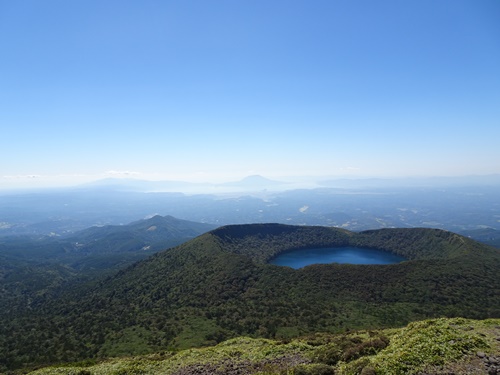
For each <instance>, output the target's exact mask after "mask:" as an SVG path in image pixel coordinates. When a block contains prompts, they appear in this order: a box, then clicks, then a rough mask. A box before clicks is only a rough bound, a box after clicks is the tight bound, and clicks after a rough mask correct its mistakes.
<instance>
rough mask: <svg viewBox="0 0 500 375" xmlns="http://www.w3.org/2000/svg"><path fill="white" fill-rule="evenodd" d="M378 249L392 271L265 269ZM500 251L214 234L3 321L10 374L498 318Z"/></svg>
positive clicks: (435, 235)
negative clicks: (254, 342) (295, 255)
mask: <svg viewBox="0 0 500 375" xmlns="http://www.w3.org/2000/svg"><path fill="white" fill-rule="evenodd" d="M341 245H342V246H343V245H355V246H369V247H376V248H381V249H386V250H388V251H393V252H397V253H398V254H401V255H404V256H406V257H407V258H408V259H410V260H409V261H406V262H403V263H400V264H394V265H385V266H374V265H372V266H369V265H363V266H360V265H340V264H326V265H312V266H308V267H305V268H303V269H299V270H294V269H291V268H288V267H280V266H274V265H270V264H267V261H268V260H269V259H271V258H272V257H273V256H276V255H277V254H279V253H280V252H282V251H287V250H290V249H293V248H307V247H321V246H341ZM499 270H500V253H499V251H498V250H496V249H493V248H489V247H487V246H484V245H480V244H478V243H475V242H473V241H471V240H469V239H467V238H464V237H461V236H458V235H456V234H453V233H450V232H445V231H440V230H433V229H394V230H392V229H391V230H380V231H370V232H361V233H352V232H348V231H345V230H340V229H335V228H322V227H296V226H285V225H278V224H256V225H240V226H228V227H223V228H219V229H216V230H214V231H212V232H209V233H206V234H204V235H201V236H199V237H197V238H196V239H194V240H191V241H189V242H187V243H185V244H183V245H180V246H178V247H176V248H173V249H170V250H168V251H164V252H161V253H157V254H155V255H153V256H152V257H150V258H148V259H146V260H144V261H141V262H139V263H136V264H134V265H133V266H131V267H129V268H127V269H125V270H122V271H120V272H118V273H117V274H116V275H115V276H112V277H108V278H106V279H105V280H102V281H101V282H100V283H99V284H98V285H95V286H93V287H92V288H80V289H72V290H69V291H68V292H67V294H66V295H65V296H64V297H63V298H62V299H61V300H60V301H50V302H49V303H44V304H41V305H39V306H33V308H32V310H31V312H29V313H28V314H26V315H25V316H9V317H8V319H4V320H3V321H2V322H1V323H0V324H1V326H0V350H1V352H0V360H2V361H3V362H2V365H3V366H4V368H15V367H22V366H25V365H27V364H34V363H51V362H57V361H78V360H82V359H84V358H102V357H109V356H120V355H132V354H144V353H150V352H155V351H158V350H165V349H174V348H177V349H182V348H188V347H194V346H203V345H211V344H216V343H218V342H221V341H223V340H225V339H228V338H231V337H236V336H241V335H245V336H251V337H265V338H273V339H289V338H291V337H296V336H299V335H304V334H308V333H312V332H317V331H321V332H345V331H347V330H353V329H373V328H381V327H396V326H403V325H405V324H407V323H408V322H411V321H414V320H420V319H424V318H429V317H440V316H448V317H453V316H462V317H466V318H477V319H483V318H489V317H499V316H500V293H499V291H500V281H499V278H498V271H499Z"/></svg>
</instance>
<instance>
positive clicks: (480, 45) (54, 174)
mask: <svg viewBox="0 0 500 375" xmlns="http://www.w3.org/2000/svg"><path fill="white" fill-rule="evenodd" d="M499 20H500V2H499V1H498V0H481V1H472V0H469V1H463V0H441V1H434V0H432V1H430V0H418V1H417V0H410V1H371V0H370V1H369V0H365V1H360V0H357V1H356V0H354V1H347V0H344V1H335V0H325V1H322V0H316V1H296V0H287V1H281V0H275V1H269V0H265V1H264V0H251V1H250V0H241V1H236V0H220V1H219V0H217V1H215V0H198V1H195V0H172V1H167V0H164V1H160V0H158V1H153V0H144V1H130V0H117V1H115V0H107V1H100V0H99V1H95V0H74V1H67V0H60V1H56V0H44V1H38V0H21V1H18V0H3V1H0V51H1V58H0V126H1V137H0V160H1V162H0V188H5V187H17V186H33V187H35V186H42V185H58V184H73V183H80V182H84V181H88V180H95V179H99V178H104V177H109V176H117V177H119V176H129V177H135V178H141V179H156V180H159V179H165V180H188V181H209V182H217V181H228V180H235V179H240V178H242V177H244V176H246V175H250V174H261V175H264V176H266V177H270V178H284V177H287V176H303V175H307V176H354V177H356V176H380V177H394V176H396V177H397V176H434V175H446V176H450V175H470V174H492V173H500V22H499Z"/></svg>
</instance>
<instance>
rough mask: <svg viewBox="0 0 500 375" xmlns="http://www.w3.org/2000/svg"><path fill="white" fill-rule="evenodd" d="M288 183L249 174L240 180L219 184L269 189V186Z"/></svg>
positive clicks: (281, 185)
mask: <svg viewBox="0 0 500 375" xmlns="http://www.w3.org/2000/svg"><path fill="white" fill-rule="evenodd" d="M285 185H287V183H286V182H282V181H275V180H270V179H268V178H265V177H262V176H260V175H253V176H247V177H245V178H243V179H242V180H240V181H233V182H226V183H224V184H219V186H225V187H235V188H236V187H237V188H241V189H244V190H248V189H260V190H261V189H268V188H276V187H281V188H283V187H284V186H285Z"/></svg>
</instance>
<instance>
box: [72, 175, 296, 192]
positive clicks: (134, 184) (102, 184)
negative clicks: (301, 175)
mask: <svg viewBox="0 0 500 375" xmlns="http://www.w3.org/2000/svg"><path fill="white" fill-rule="evenodd" d="M286 184H287V183H285V182H281V181H274V180H270V179H268V178H265V177H262V176H260V175H253V176H248V177H245V178H243V179H242V180H239V181H232V182H226V183H221V184H212V183H194V182H185V181H147V180H137V179H132V178H106V179H103V180H98V181H94V182H91V183H87V184H84V185H81V186H79V188H80V189H100V190H111V191H113V190H115V191H121V192H182V193H196V194H202V193H213V194H217V193H226V192H228V191H230V192H238V191H253V190H255V189H257V190H262V189H268V188H278V187H280V188H283V187H284V186H286Z"/></svg>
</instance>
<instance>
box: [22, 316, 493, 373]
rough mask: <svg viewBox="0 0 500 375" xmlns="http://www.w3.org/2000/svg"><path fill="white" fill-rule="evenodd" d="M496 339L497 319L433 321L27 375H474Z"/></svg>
mask: <svg viewBox="0 0 500 375" xmlns="http://www.w3.org/2000/svg"><path fill="white" fill-rule="evenodd" d="M499 338H500V319H490V320H485V321H475V320H467V319H463V318H454V319H434V320H426V321H420V322H414V323H411V324H409V325H408V326H407V327H404V328H400V329H388V330H380V331H358V332H351V333H346V334H339V335H331V334H315V335H311V336H309V337H305V338H299V339H294V340H291V341H287V342H280V341H275V340H267V339H251V338H246V337H240V338H235V339H231V340H228V341H225V342H223V343H221V344H218V345H217V346H213V347H207V348H200V349H189V350H184V351H180V352H162V353H157V354H154V355H148V356H139V357H128V358H121V359H109V360H106V361H103V362H101V363H97V364H91V363H88V362H87V363H80V364H77V365H73V366H72V365H66V366H64V367H49V368H44V369H40V370H37V371H34V372H32V373H31V374H33V375H52V374H61V375H63V374H65V375H70V374H71V375H73V374H81V375H89V374H109V375H118V374H184V375H189V374H208V373H212V374H237V373H238V374H268V375H270V374H297V375H298V374H328V373H330V374H333V373H334V372H335V374H359V373H363V374H386V375H391V374H418V373H421V372H422V371H426V372H428V373H429V372H430V373H434V374H437V373H443V374H444V373H451V372H453V373H455V374H467V373H469V374H470V373H474V374H478V375H480V374H487V368H486V367H485V365H484V363H483V362H482V361H480V360H478V357H477V356H476V353H477V352H478V351H482V352H484V353H485V354H486V355H487V356H495V357H498V356H499V355H500V341H499V340H498V339H499ZM362 371H363V372H362Z"/></svg>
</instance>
